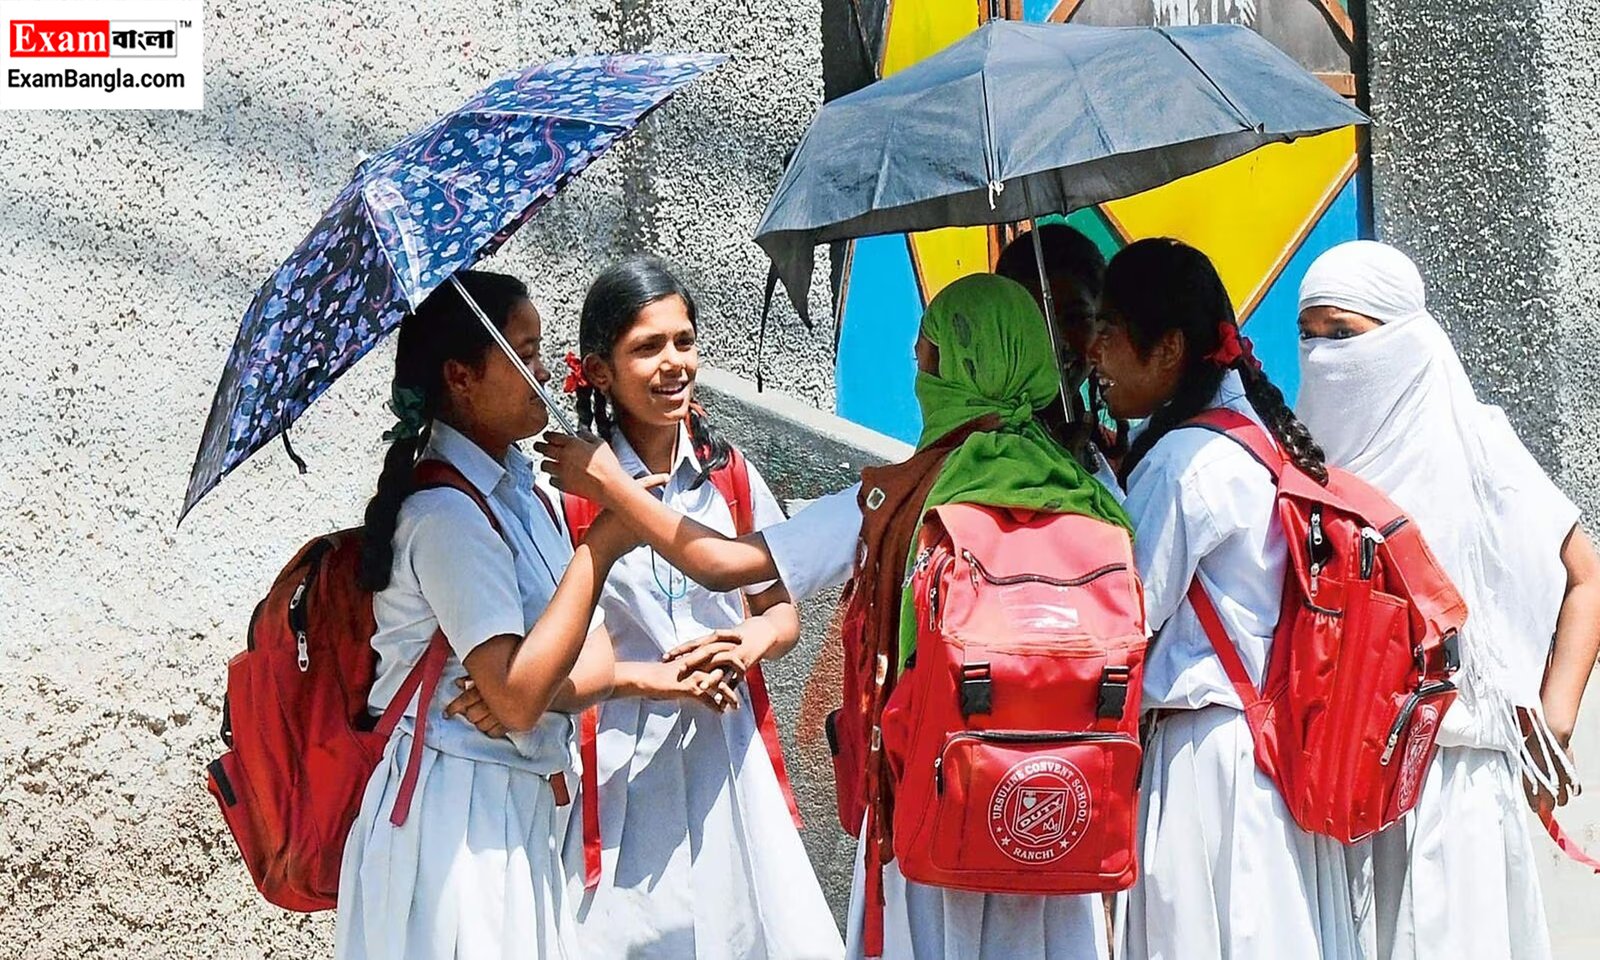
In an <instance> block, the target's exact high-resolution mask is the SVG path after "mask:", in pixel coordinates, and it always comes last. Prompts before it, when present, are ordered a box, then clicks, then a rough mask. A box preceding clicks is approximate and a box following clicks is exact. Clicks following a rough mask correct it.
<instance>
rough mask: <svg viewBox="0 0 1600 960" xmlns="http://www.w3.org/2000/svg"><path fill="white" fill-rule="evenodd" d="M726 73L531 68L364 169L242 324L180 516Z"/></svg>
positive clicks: (612, 63) (633, 66) (624, 59)
mask: <svg viewBox="0 0 1600 960" xmlns="http://www.w3.org/2000/svg"><path fill="white" fill-rule="evenodd" d="M724 59H726V58H725V57H722V56H720V55H710V54H619V55H614V56H588V57H577V58H572V59H567V60H558V61H554V62H551V63H547V64H545V65H543V66H537V67H532V68H529V69H527V70H524V71H521V72H520V73H516V74H513V75H511V76H508V77H505V78H504V79H501V80H499V81H497V82H495V83H493V84H490V85H489V86H488V87H487V88H485V89H484V90H483V92H482V93H480V94H478V95H477V96H476V97H473V98H472V99H471V100H469V101H467V103H465V104H463V105H462V106H461V108H460V109H458V110H455V111H453V112H451V113H449V114H446V115H445V116H444V117H442V118H440V119H439V120H437V121H435V122H434V123H433V124H431V125H429V126H428V127H426V128H424V129H422V130H420V131H418V132H417V133H415V134H413V135H411V136H409V137H407V138H406V139H404V140H402V141H401V142H400V143H398V144H396V145H395V146H394V147H392V148H390V149H389V150H387V151H385V152H383V153H381V154H378V155H377V156H373V157H370V158H368V159H366V160H363V161H362V162H361V164H360V165H359V167H358V168H357V169H356V174H355V177H354V179H352V180H351V181H350V183H349V184H347V185H346V186H345V188H344V189H343V190H341V191H339V195H338V196H337V197H336V198H335V199H334V201H333V204H332V205H331V206H329V208H328V211H327V212H326V213H325V214H323V216H322V219H321V221H320V222H318V224H317V225H316V227H315V228H314V229H312V231H311V233H310V235H309V236H307V237H306V238H305V240H303V241H301V243H300V245H299V246H298V247H297V248H295V251H294V253H292V254H290V255H289V258H288V259H287V260H285V261H284V262H283V263H282V264H281V265H280V266H279V267H278V269H277V270H276V271H275V272H274V273H273V274H272V276H271V277H270V278H269V279H268V280H267V282H266V283H265V284H263V285H262V287H261V289H260V291H259V292H258V293H257V294H256V296H255V299H254V301H252V302H251V304H250V308H249V309H248V310H247V311H245V315H244V320H243V322H242V323H241V324H240V326H239V336H238V338H237V339H236V340H235V341H234V345H233V351H232V353H230V354H229V356H228V362H227V365H226V366H225V367H224V368H223V372H222V380H221V382H220V383H218V385H217V395H216V399H215V400H213V401H212V405H211V415H210V417H209V418H208V419H207V421H206V428H205V434H204V436H203V437H202V438H201V441H200V450H199V453H198V454H196V456H195V462H194V469H193V470H192V471H191V473H190V475H189V489H188V495H187V496H186V498H185V500H184V504H183V513H184V514H187V513H188V512H189V510H190V509H191V508H193V507H194V505H195V504H196V503H197V502H199V500H200V498H201V497H203V496H205V494H206V493H207V492H208V491H210V490H211V489H212V488H213V487H215V486H216V485H217V483H218V482H219V481H220V480H221V479H222V477H223V476H224V475H226V474H227V473H228V471H230V470H232V469H233V468H234V467H235V466H237V465H238V464H239V463H241V462H243V461H244V459H245V458H246V457H248V456H250V454H252V453H254V452H255V451H256V450H257V449H259V448H260V447H261V446H262V445H263V444H265V443H267V442H268V441H270V440H271V439H273V438H274V437H276V436H278V435H279V434H281V433H282V432H283V431H284V430H286V429H288V427H289V425H290V424H291V423H292V422H294V420H295V418H296V417H298V416H300V414H301V413H303V412H304V411H305V410H306V408H307V407H309V406H310V405H311V403H312V401H314V400H316V398H317V397H319V396H321V395H322V393H323V392H324V391H325V390H327V388H328V387H329V386H330V385H331V384H332V383H333V381H334V380H335V379H336V378H337V377H338V376H339V374H341V373H343V372H344V371H345V370H346V369H348V368H349V366H350V365H351V364H353V363H354V362H355V361H357V360H359V359H360V358H361V357H362V356H363V355H364V354H366V352H367V351H368V350H370V349H372V347H373V346H374V345H376V344H377V342H378V341H379V340H381V339H382V338H383V337H384V335H386V334H387V333H389V332H390V331H391V330H393V329H394V328H395V327H396V326H398V325H399V323H400V320H401V318H403V317H404V316H405V315H406V314H407V313H409V312H410V311H411V310H412V309H414V308H415V307H416V306H417V305H419V304H420V303H421V302H422V301H423V299H424V298H426V297H427V296H428V294H429V293H431V292H433V290H434V288H435V287H437V286H439V285H440V284H441V283H443V282H444V281H446V280H447V279H449V278H451V277H453V276H454V274H455V273H456V272H457V271H459V270H463V269H465V268H467V267H470V266H472V265H473V264H474V263H476V262H477V261H478V260H479V259H481V258H483V257H485V256H488V255H489V254H491V253H493V252H494V251H495V250H497V249H499V248H500V246H501V245H502V244H504V243H505V241H506V240H507V239H509V238H510V236H511V234H512V233H514V232H515V231H516V230H517V228H518V227H520V226H522V224H524V223H526V222H527V220H528V218H529V217H531V216H533V214H534V213H535V212H536V211H538V209H539V208H540V207H542V206H543V205H544V204H545V203H546V202H548V201H549V200H550V198H551V197H554V196H555V195H556V193H557V192H559V191H560V190H561V188H562V187H563V186H565V185H566V183H567V181H568V180H570V179H571V178H573V177H575V176H577V175H578V174H579V173H581V172H582V171H583V170H584V168H585V167H587V166H588V165H589V164H590V163H591V162H592V161H593V160H594V159H595V158H596V157H598V156H599V155H600V154H602V153H604V152H605V151H606V150H607V149H609V148H610V147H611V145H612V144H614V143H616V142H617V141H618V140H619V139H621V138H622V137H623V136H625V135H626V134H627V133H628V132H629V131H631V130H633V128H634V127H636V126H637V125H638V124H639V122H640V121H641V120H643V119H644V117H645V116H646V115H647V114H649V113H650V111H652V110H654V109H655V108H656V107H658V106H660V105H661V103H662V102H663V101H665V100H666V99H667V98H668V97H670V96H671V95H672V94H673V93H674V92H676V91H677V90H678V89H679V88H680V87H682V86H683V85H684V84H686V83H688V82H689V81H691V80H693V79H694V78H696V77H698V76H700V75H701V74H703V73H705V72H706V71H707V70H710V69H712V68H714V67H715V66H717V65H718V64H720V63H721V62H722V61H723V60H724ZM473 306H474V308H476V305H473ZM180 519H181V517H180Z"/></svg>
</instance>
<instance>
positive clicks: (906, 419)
mask: <svg viewBox="0 0 1600 960" xmlns="http://www.w3.org/2000/svg"><path fill="white" fill-rule="evenodd" d="M921 322H922V295H921V294H920V293H919V292H918V290H917V276H916V273H915V272H914V270H913V268H912V266H911V251H910V249H909V247H908V245H907V243H906V237H905V234H892V235H890V236H886V237H867V238H865V239H862V240H857V241H856V242H855V257H854V258H853V259H852V261H851V265H850V277H849V287H848V288H847V291H846V293H845V302H844V326H843V329H842V330H841V331H840V336H839V363H838V367H837V369H836V370H835V381H834V383H835V386H836V390H837V396H838V412H839V416H841V417H844V418H845V419H846V420H853V421H855V422H856V423H859V424H861V425H862V426H864V427H870V428H871V429H873V430H876V431H878V432H879V433H884V434H888V435H889V436H891V437H894V438H896V439H898V440H904V441H905V442H906V443H916V442H917V437H918V436H919V435H920V434H921V433H922V411H921V410H919V409H918V408H917V397H916V393H915V391H914V385H915V383H916V375H917V364H916V358H915V357H914V356H913V355H912V350H913V349H914V347H915V345H916V341H917V325H918V324H920V323H921Z"/></svg>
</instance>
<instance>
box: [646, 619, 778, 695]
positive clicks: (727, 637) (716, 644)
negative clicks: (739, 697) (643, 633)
mask: <svg viewBox="0 0 1600 960" xmlns="http://www.w3.org/2000/svg"><path fill="white" fill-rule="evenodd" d="M777 641H778V631H777V630H776V628H774V626H773V625H772V624H771V623H770V622H768V621H767V620H766V619H765V618H763V617H751V618H750V619H748V620H746V621H744V622H743V623H741V624H739V625H738V626H736V627H729V628H727V629H724V630H716V631H713V632H711V633H709V634H706V635H705V636H703V637H701V638H700V639H698V640H692V641H690V642H689V643H685V644H682V645H681V646H678V647H674V648H673V649H671V650H669V651H667V653H666V655H665V656H663V657H662V658H661V659H662V660H664V661H665V662H667V663H672V664H675V665H677V667H678V669H679V671H681V672H689V671H694V670H722V671H725V672H726V673H727V674H728V680H729V683H730V685H736V684H737V683H738V682H739V681H740V680H741V679H743V677H744V675H745V674H746V673H749V672H750V668H751V667H753V666H755V665H756V664H758V663H760V662H761V661H762V659H763V658H764V657H766V655H767V653H768V651H770V650H771V649H772V647H773V645H774V644H776V643H777Z"/></svg>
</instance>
